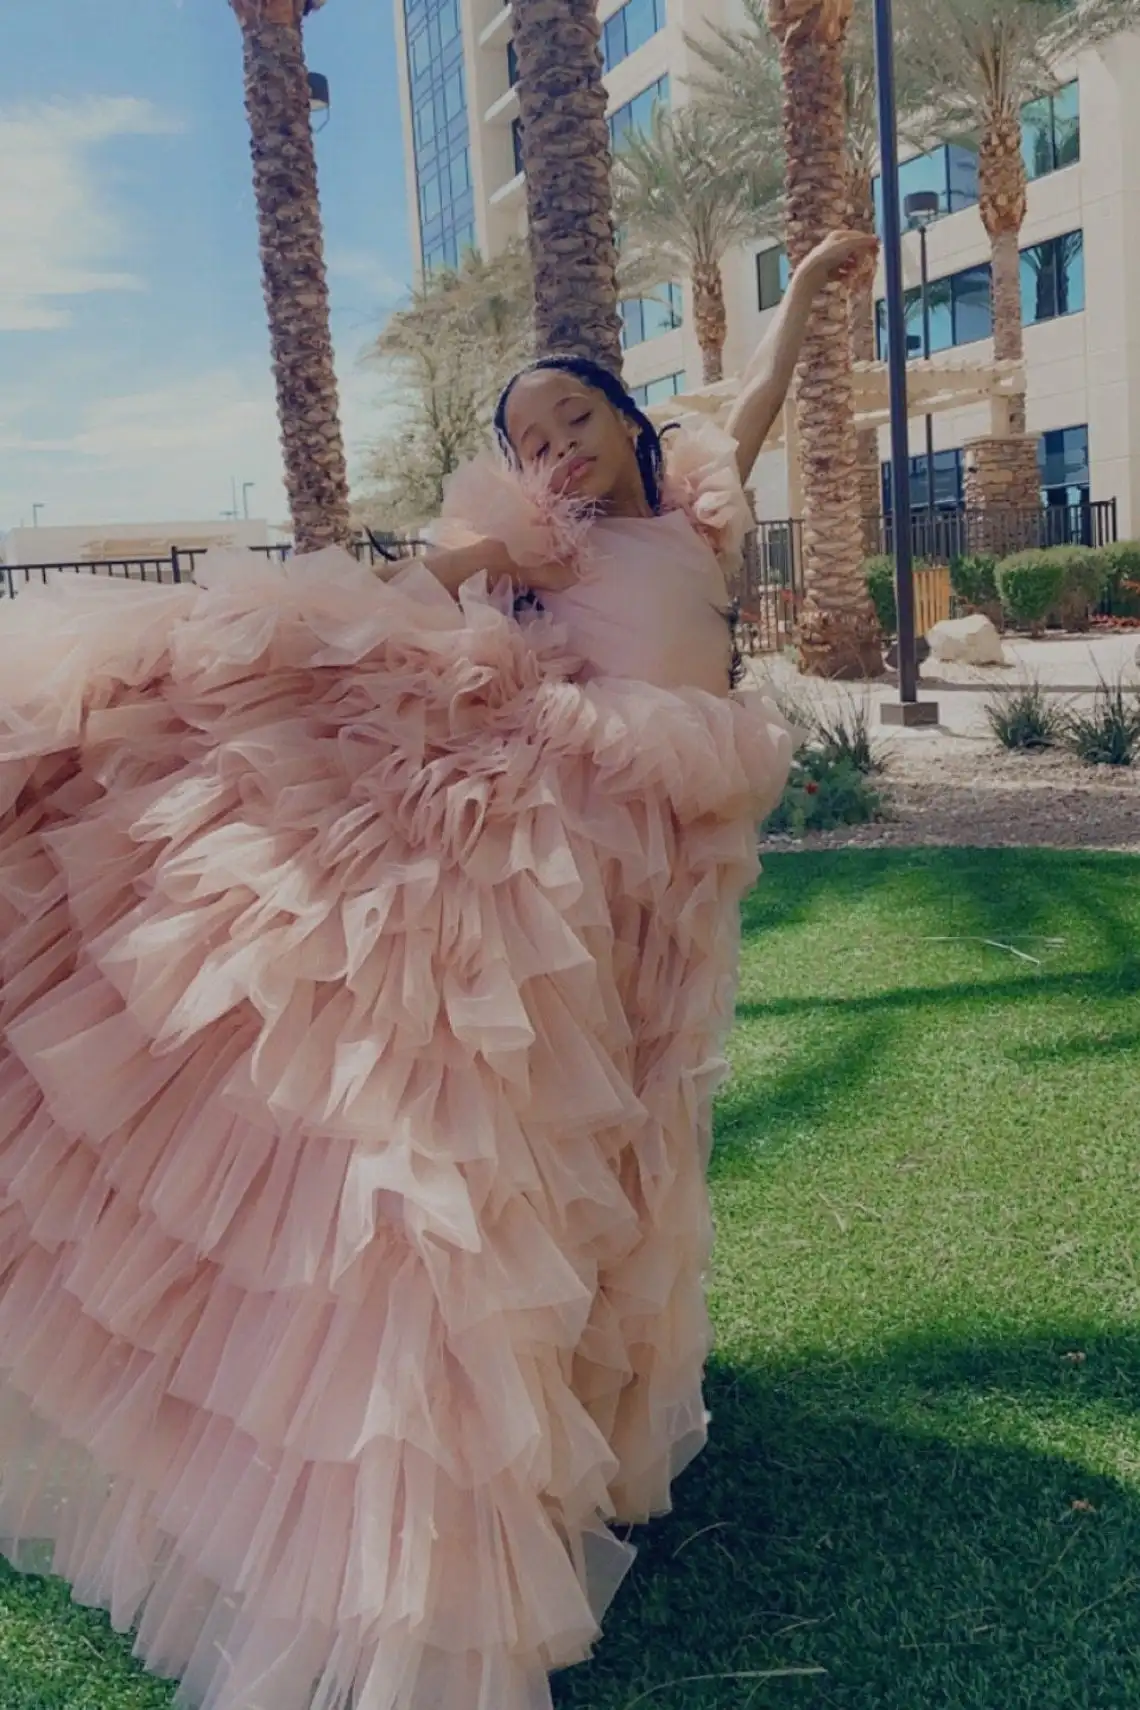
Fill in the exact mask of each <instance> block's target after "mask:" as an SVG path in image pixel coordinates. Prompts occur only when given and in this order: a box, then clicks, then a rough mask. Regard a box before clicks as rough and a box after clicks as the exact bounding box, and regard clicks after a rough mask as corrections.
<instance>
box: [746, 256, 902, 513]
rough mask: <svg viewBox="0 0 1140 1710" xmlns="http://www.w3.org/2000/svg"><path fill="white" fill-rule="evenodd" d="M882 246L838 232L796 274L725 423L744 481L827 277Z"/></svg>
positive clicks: (782, 393) (785, 386) (784, 389)
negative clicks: (813, 306)
mask: <svg viewBox="0 0 1140 1710" xmlns="http://www.w3.org/2000/svg"><path fill="white" fill-rule="evenodd" d="M877 248H878V239H877V238H875V237H871V236H869V235H868V234H867V233H866V232H852V231H840V232H833V233H832V234H831V236H830V237H828V238H825V239H824V241H823V242H822V243H821V244H819V245H818V246H817V247H816V248H815V249H813V250H812V252H811V254H810V255H808V256H806V257H805V258H804V260H803V261H801V263H800V265H799V266H798V267H797V268H796V271H795V272H794V273H793V275H792V278H791V282H790V283H789V285H788V289H787V291H786V293H785V295H784V300H783V302H782V303H781V304H780V307H779V309H778V310H777V311H776V318H775V320H774V321H773V322H772V325H771V326H770V327H769V328H768V331H767V333H766V334H765V335H764V338H763V340H762V341H761V343H760V345H759V347H758V348H757V350H756V354H755V355H754V356H753V358H752V360H751V362H750V363H749V364H748V367H747V368H746V369H745V372H744V380H743V382H742V385H741V388H740V393H739V395H738V397H737V399H736V401H735V403H734V404H733V406H732V409H731V410H730V412H729V416H728V420H727V422H726V424H725V426H726V427H727V430H728V432H729V433H730V434H731V435H732V437H733V439H735V441H736V447H737V452H736V461H737V467H738V468H739V470H740V479H741V480H742V481H747V480H748V478H749V476H750V475H751V473H752V468H753V465H754V464H755V462H756V459H757V458H758V457H759V455H760V451H761V448H762V446H763V444H764V441H765V440H766V439H767V437H768V434H769V431H770V430H771V427H772V423H773V422H774V421H775V419H776V417H777V416H778V415H779V413H780V411H781V409H782V408H783V405H784V399H785V397H786V396H787V392H788V387H789V386H790V385H791V382H792V375H793V374H794V373H795V368H796V363H797V361H798V360H799V354H800V347H801V345H802V344H803V340H804V333H805V332H806V331H807V325H808V320H809V319H810V316H811V311H812V305H813V304H814V302H815V299H816V297H817V296H818V295H819V293H820V291H821V290H822V288H823V287H824V286H825V285H826V284H827V282H828V280H829V279H832V278H834V277H836V276H842V275H843V273H844V272H846V271H848V270H851V269H853V268H854V267H856V266H857V265H858V264H859V263H860V262H863V261H865V260H866V259H867V257H868V256H869V255H871V254H872V253H873V252H874V251H875V250H876V249H877Z"/></svg>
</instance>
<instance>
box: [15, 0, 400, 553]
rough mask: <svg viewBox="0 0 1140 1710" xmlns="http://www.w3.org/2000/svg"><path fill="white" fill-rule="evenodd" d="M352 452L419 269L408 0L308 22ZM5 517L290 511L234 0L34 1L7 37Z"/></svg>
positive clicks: (340, 3)
mask: <svg viewBox="0 0 1140 1710" xmlns="http://www.w3.org/2000/svg"><path fill="white" fill-rule="evenodd" d="M306 47H307V54H308V60H309V65H310V68H311V69H313V70H315V71H322V72H324V73H325V74H326V75H327V76H328V78H329V80H330V84H331V89H332V112H331V116H330V120H329V123H328V124H327V126H326V127H325V128H324V129H323V130H322V131H321V132H320V134H319V135H318V137H317V153H318V164H319V170H320V178H321V192H322V200H323V207H324V216H325V237H326V250H327V257H328V263H329V283H330V291H331V294H332V306H333V334H334V339H335V341H336V348H337V364H338V370H339V372H340V377H341V386H342V407H343V414H344V418H345V433H346V439H347V441H348V447H349V455H350V461H351V462H353V463H354V464H358V463H359V460H360V457H361V454H362V451H363V450H364V449H365V448H366V446H367V443H368V440H369V437H370V435H373V434H375V432H376V431H377V430H378V427H379V425H380V424H382V421H383V384H382V380H381V377H380V376H379V374H377V373H375V372H370V371H369V370H367V369H366V368H362V367H361V365H360V362H359V357H360V354H361V352H362V350H363V349H364V348H365V347H366V346H367V344H368V341H369V339H370V337H374V336H375V334H376V332H377V331H378V329H379V327H380V325H381V324H382V322H383V319H384V316H385V313H386V312H387V311H389V310H390V309H391V307H392V306H393V305H394V304H395V303H396V302H397V301H398V300H399V298H400V296H401V295H402V293H403V292H404V290H405V289H406V286H407V282H408V280H409V279H410V276H411V269H412V263H411V255H410V249H409V240H408V222H407V212H406V208H405V197H404V162H403V154H402V142H401V131H400V116H399V104H398V95H397V84H396V67H395V41H394V34H393V25H392V12H391V0H328V3H327V4H326V5H325V7H324V8H323V10H321V11H318V12H316V13H315V14H314V15H313V16H312V17H311V18H310V19H309V21H308V24H307V26H306ZM0 161H2V162H3V172H2V173H0V234H2V236H0V533H2V532H3V531H4V530H5V529H7V528H12V527H17V526H19V525H20V524H21V523H24V522H27V523H30V522H31V520H32V505H33V504H34V503H40V504H42V505H43V506H44V510H43V513H42V517H41V520H42V522H43V523H44V524H48V523H53V524H65V523H81V522H133V521H140V522H146V521H156V522H161V521H175V520H190V519H198V518H206V517H214V516H217V515H219V513H221V512H222V511H223V510H225V509H226V508H227V507H228V506H229V504H230V491H231V480H234V481H236V482H237V483H238V484H239V486H240V484H241V483H243V482H246V481H254V482H256V487H255V489H254V491H253V493H252V494H251V497H250V506H251V510H252V511H253V513H254V514H256V515H262V516H267V517H269V518H270V520H272V521H274V522H279V521H282V520H284V517H285V514H286V506H285V496H284V490H283V487H282V484H281V473H280V457H279V454H278V449H277V433H276V423H275V418H274V409H273V383H272V375H271V371H270V366H269V347H268V335H267V332H266V326H265V314H264V308H263V305H262V300H261V281H260V270H259V265H258V257H257V228H256V221H255V215H254V208H253V194H252V188H251V179H250V163H249V145H248V135H247V131H246V123H245V113H244V107H243V101H242V68H241V38H240V32H239V30H238V26H237V22H236V20H235V19H234V17H233V14H232V12H231V11H230V7H229V5H228V3H227V0H50V4H44V3H41V4H38V5H25V6H12V7H8V8H6V15H5V19H4V53H3V55H2V56H0Z"/></svg>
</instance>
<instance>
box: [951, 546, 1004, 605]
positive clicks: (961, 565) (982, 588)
mask: <svg viewBox="0 0 1140 1710" xmlns="http://www.w3.org/2000/svg"><path fill="white" fill-rule="evenodd" d="M950 586H951V587H952V588H953V590H954V592H955V593H956V594H957V596H958V598H959V599H960V600H962V601H964V602H965V604H966V605H968V606H976V607H979V608H980V607H982V606H995V605H997V603H998V588H997V559H996V558H992V557H990V555H989V554H988V553H984V552H976V553H973V554H972V555H970V556H968V557H963V558H955V559H952V560H951V563H950Z"/></svg>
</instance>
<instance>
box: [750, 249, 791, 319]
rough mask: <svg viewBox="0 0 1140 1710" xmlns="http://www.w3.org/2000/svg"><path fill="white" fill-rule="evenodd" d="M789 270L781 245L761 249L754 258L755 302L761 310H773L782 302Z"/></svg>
mask: <svg viewBox="0 0 1140 1710" xmlns="http://www.w3.org/2000/svg"><path fill="white" fill-rule="evenodd" d="M790 276H791V269H790V268H789V266H788V252H787V250H786V249H785V248H784V246H783V244H777V245H775V246H774V247H773V248H772V249H762V250H761V251H760V254H759V255H758V256H757V257H756V300H757V303H758V305H759V307H760V308H761V309H774V308H775V307H776V305H777V303H781V302H783V299H784V292H785V291H786V290H787V289H788V280H789V278H790Z"/></svg>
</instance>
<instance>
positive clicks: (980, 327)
mask: <svg viewBox="0 0 1140 1710" xmlns="http://www.w3.org/2000/svg"><path fill="white" fill-rule="evenodd" d="M953 293H954V339H953V342H954V343H955V344H974V343H976V342H977V340H978V339H982V338H992V337H993V330H994V306H993V294H992V292H991V290H990V269H989V265H988V264H986V265H984V266H981V267H967V268H965V269H963V271H962V272H961V273H956V274H955V275H954V279H953Z"/></svg>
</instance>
